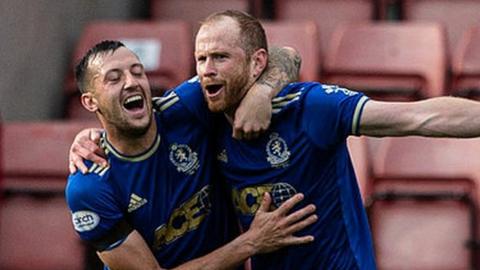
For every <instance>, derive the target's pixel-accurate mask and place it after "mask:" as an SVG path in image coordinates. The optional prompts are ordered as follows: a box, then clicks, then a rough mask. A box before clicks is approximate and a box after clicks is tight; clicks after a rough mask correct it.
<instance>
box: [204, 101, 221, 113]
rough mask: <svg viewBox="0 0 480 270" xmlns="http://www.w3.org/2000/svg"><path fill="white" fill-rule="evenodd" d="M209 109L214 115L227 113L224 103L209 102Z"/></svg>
mask: <svg viewBox="0 0 480 270" xmlns="http://www.w3.org/2000/svg"><path fill="white" fill-rule="evenodd" d="M208 109H209V110H210V111H211V112H214V113H219V112H223V111H225V105H224V104H223V103H218V102H217V103H213V102H208Z"/></svg>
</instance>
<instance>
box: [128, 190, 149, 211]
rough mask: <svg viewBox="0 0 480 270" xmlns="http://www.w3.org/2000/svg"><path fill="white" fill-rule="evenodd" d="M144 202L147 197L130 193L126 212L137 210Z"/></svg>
mask: <svg viewBox="0 0 480 270" xmlns="http://www.w3.org/2000/svg"><path fill="white" fill-rule="evenodd" d="M146 203H147V199H144V198H142V197H140V196H138V195H137V194H135V193H132V195H130V202H129V204H128V210H127V212H128V213H131V212H133V211H135V210H137V209H138V208H140V207H142V206H143V205H144V204H146Z"/></svg>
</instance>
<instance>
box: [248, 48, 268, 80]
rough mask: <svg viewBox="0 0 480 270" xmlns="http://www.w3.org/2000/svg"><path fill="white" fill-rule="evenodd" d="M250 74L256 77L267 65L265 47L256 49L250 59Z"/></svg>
mask: <svg viewBox="0 0 480 270" xmlns="http://www.w3.org/2000/svg"><path fill="white" fill-rule="evenodd" d="M251 60H252V61H251V65H252V66H251V68H252V75H253V77H254V78H255V79H257V78H258V77H259V76H260V75H261V74H262V72H263V71H264V70H265V68H266V67H267V63H268V52H267V50H265V49H258V50H256V51H255V52H254V53H253V55H252V59H251Z"/></svg>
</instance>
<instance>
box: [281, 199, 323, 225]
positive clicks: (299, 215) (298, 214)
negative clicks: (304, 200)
mask: <svg viewBox="0 0 480 270" xmlns="http://www.w3.org/2000/svg"><path fill="white" fill-rule="evenodd" d="M315 210H316V207H315V205H314V204H309V205H307V206H305V207H303V208H302V209H299V210H297V211H295V212H293V213H291V214H289V215H288V216H287V217H286V218H285V222H286V224H292V223H295V222H297V221H299V220H301V219H303V218H305V217H306V216H308V215H311V214H312V213H315Z"/></svg>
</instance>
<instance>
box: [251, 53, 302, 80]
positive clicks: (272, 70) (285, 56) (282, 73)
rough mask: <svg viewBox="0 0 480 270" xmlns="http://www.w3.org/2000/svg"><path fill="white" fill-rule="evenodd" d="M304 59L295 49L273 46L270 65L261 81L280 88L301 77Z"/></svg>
mask: <svg viewBox="0 0 480 270" xmlns="http://www.w3.org/2000/svg"><path fill="white" fill-rule="evenodd" d="M301 63H302V59H301V57H300V55H299V54H298V52H297V51H296V50H294V49H288V48H279V47H271V48H270V51H269V61H268V66H267V69H266V70H265V72H264V73H263V74H262V76H261V77H260V78H259V81H258V82H259V83H262V84H266V85H268V86H270V87H272V88H274V89H279V88H282V87H284V86H286V85H287V84H289V83H291V82H294V81H297V80H298V78H299V72H300V66H301Z"/></svg>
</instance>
